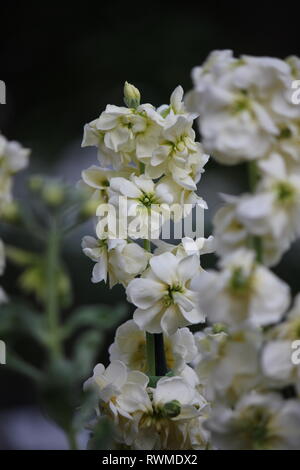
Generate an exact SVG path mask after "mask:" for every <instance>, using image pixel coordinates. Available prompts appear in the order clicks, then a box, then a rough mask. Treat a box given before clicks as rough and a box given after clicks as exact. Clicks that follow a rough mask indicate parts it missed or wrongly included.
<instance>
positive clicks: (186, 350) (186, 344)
mask: <svg viewBox="0 0 300 470" xmlns="http://www.w3.org/2000/svg"><path fill="white" fill-rule="evenodd" d="M164 348H165V357H166V365H167V368H168V369H169V370H172V371H174V372H176V374H177V375H178V374H179V372H181V371H182V370H183V368H184V367H185V365H186V364H187V363H189V362H191V361H192V360H193V359H194V358H195V356H196V354H197V348H196V346H195V340H194V336H193V334H192V333H191V332H190V331H189V329H188V328H180V329H178V330H177V331H176V333H174V334H173V335H170V336H169V335H165V336H164ZM109 353H110V360H114V359H119V360H121V361H123V362H124V364H126V365H127V367H128V368H129V369H131V370H140V371H142V372H146V371H147V357H146V334H145V331H143V330H142V329H141V328H140V327H139V326H138V325H137V324H136V323H135V322H134V321H133V320H128V321H127V322H125V323H123V324H122V325H121V326H119V328H118V329H117V331H116V336H115V341H114V343H113V344H112V345H111V346H110V348H109Z"/></svg>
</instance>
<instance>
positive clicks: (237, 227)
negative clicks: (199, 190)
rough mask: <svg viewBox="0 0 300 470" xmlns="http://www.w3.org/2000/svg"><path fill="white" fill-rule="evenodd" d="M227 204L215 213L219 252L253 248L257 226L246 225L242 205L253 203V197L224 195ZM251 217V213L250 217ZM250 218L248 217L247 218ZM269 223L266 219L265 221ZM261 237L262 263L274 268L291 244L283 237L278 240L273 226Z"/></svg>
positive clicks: (217, 248) (214, 221) (215, 235)
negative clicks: (273, 231)
mask: <svg viewBox="0 0 300 470" xmlns="http://www.w3.org/2000/svg"><path fill="white" fill-rule="evenodd" d="M222 197H223V199H224V201H225V204H224V205H223V206H222V207H221V208H220V209H219V210H218V211H217V212H216V214H215V216H214V219H213V225H214V237H215V246H216V251H217V253H218V254H219V255H221V256H224V255H228V254H230V253H232V252H233V251H234V250H237V249H239V248H247V247H248V248H249V247H251V246H253V236H254V235H256V232H257V230H256V226H255V224H254V223H253V224H252V223H246V221H245V219H244V217H243V215H242V214H243V213H244V211H243V212H242V213H241V209H240V206H242V207H243V205H244V204H245V203H247V202H248V201H249V199H250V200H251V198H252V197H253V196H252V195H247V194H244V195H241V196H229V195H226V194H223V195H222ZM248 215H249V214H248ZM246 217H247V216H246ZM266 223H267V220H266ZM265 230H266V231H265V233H264V234H263V235H262V234H261V235H260V243H261V246H262V250H261V252H262V261H263V264H266V265H267V266H274V265H276V264H277V263H278V261H279V260H280V258H281V256H282V254H283V253H284V252H285V251H286V250H287V249H288V248H289V246H290V242H289V240H286V239H284V238H279V239H278V238H275V237H274V234H273V233H272V232H271V228H270V227H266V229H265Z"/></svg>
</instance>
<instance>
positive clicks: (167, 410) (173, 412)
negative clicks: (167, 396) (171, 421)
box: [162, 400, 181, 418]
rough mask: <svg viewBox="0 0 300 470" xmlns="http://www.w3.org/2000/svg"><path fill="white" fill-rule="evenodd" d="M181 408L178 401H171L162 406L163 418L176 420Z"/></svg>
mask: <svg viewBox="0 0 300 470" xmlns="http://www.w3.org/2000/svg"><path fill="white" fill-rule="evenodd" d="M180 411H181V406H180V403H179V401H178V400H172V401H169V402H167V403H165V404H164V406H163V409H162V415H163V417H164V418H176V416H178V415H179V414H180Z"/></svg>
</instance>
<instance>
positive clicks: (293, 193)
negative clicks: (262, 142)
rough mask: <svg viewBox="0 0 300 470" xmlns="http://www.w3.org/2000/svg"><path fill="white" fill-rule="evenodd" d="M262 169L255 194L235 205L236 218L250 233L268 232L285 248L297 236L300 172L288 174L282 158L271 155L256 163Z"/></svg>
mask: <svg viewBox="0 0 300 470" xmlns="http://www.w3.org/2000/svg"><path fill="white" fill-rule="evenodd" d="M259 167H260V169H261V170H262V172H263V176H262V178H261V181H260V183H259V185H258V187H257V190H256V192H255V194H253V195H247V196H245V197H244V199H243V201H241V202H240V204H239V207H238V211H237V213H238V217H239V218H240V220H241V221H242V222H243V223H244V224H245V225H246V227H249V229H250V227H251V231H252V233H254V234H256V235H259V236H260V235H264V234H266V233H271V234H272V235H273V237H274V238H275V239H277V240H280V241H281V240H282V243H283V245H284V246H285V247H286V244H287V243H288V242H291V241H293V240H294V239H295V238H296V237H297V236H299V235H300V172H299V171H298V172H292V173H289V172H288V171H287V169H286V166H285V163H284V160H283V159H282V158H281V157H280V155H278V154H272V155H271V156H270V158H268V159H267V160H262V161H261V162H260V164H259Z"/></svg>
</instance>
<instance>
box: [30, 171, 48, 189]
mask: <svg viewBox="0 0 300 470" xmlns="http://www.w3.org/2000/svg"><path fill="white" fill-rule="evenodd" d="M44 182H45V179H44V178H43V176H40V175H33V176H31V177H30V178H29V179H28V187H29V189H30V191H34V192H37V191H41V190H42V188H43V186H44Z"/></svg>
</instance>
